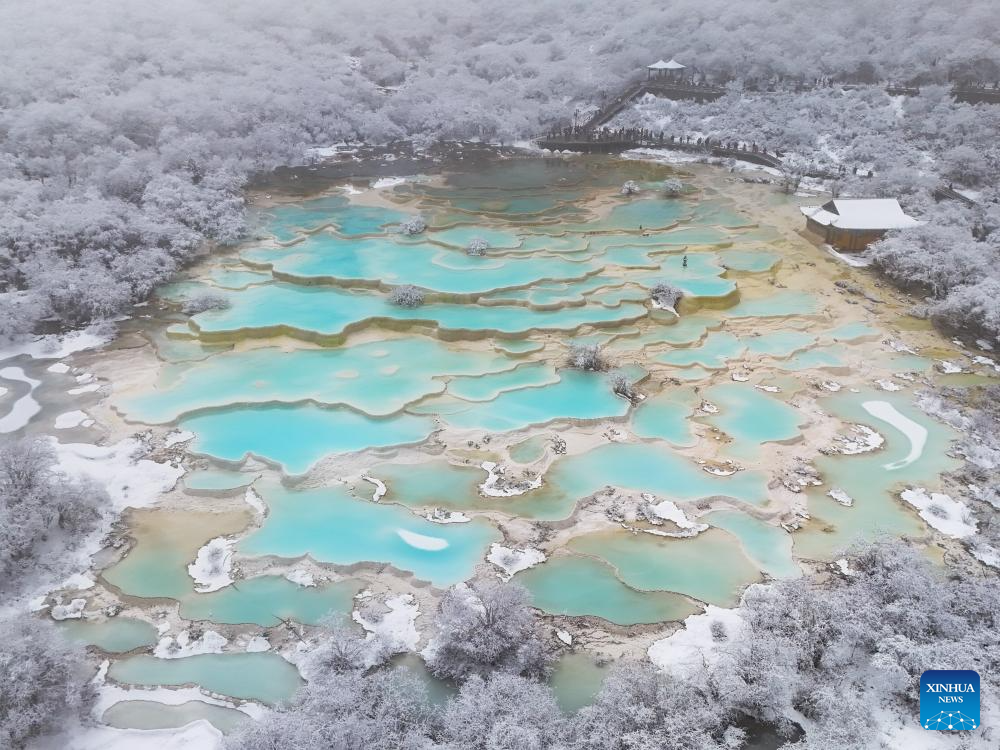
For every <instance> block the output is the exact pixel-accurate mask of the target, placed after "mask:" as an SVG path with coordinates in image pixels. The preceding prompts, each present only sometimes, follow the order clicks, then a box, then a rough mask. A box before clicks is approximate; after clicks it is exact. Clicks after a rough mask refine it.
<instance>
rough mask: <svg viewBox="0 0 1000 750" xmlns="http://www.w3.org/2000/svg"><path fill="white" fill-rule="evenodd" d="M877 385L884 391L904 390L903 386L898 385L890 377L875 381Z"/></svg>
mask: <svg viewBox="0 0 1000 750" xmlns="http://www.w3.org/2000/svg"><path fill="white" fill-rule="evenodd" d="M875 385H877V386H878V387H879V388H881V389H882V390H883V391H890V392H891V391H901V390H903V389H902V386H899V385H896V384H895V383H894V382H892V381H891V380H889V379H888V378H882V379H880V380H876V381H875Z"/></svg>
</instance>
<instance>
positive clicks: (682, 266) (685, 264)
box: [681, 255, 688, 268]
mask: <svg viewBox="0 0 1000 750" xmlns="http://www.w3.org/2000/svg"><path fill="white" fill-rule="evenodd" d="M687 267H688V257H687V255H685V256H684V258H683V259H682V260H681V268H687Z"/></svg>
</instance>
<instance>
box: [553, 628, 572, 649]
mask: <svg viewBox="0 0 1000 750" xmlns="http://www.w3.org/2000/svg"><path fill="white" fill-rule="evenodd" d="M556 638H558V639H559V640H560V641H562V642H563V643H565V644H566V645H567V646H572V645H573V636H571V635H570V634H569V631H568V630H557V631H556Z"/></svg>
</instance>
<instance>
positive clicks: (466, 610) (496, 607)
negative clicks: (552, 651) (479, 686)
mask: <svg viewBox="0 0 1000 750" xmlns="http://www.w3.org/2000/svg"><path fill="white" fill-rule="evenodd" d="M434 627H435V635H434V637H433V639H432V640H431V642H430V645H429V646H428V647H427V651H426V652H425V656H426V658H427V666H428V667H429V668H430V670H431V671H432V672H433V673H434V674H436V675H438V676H440V677H447V678H452V679H465V678H467V677H469V676H470V675H473V674H480V675H486V674H489V673H491V672H493V671H502V672H509V673H511V674H516V675H523V676H526V677H540V676H544V675H545V674H547V673H548V670H549V653H548V650H547V649H546V647H545V646H544V644H543V642H542V640H541V638H540V636H539V635H538V633H537V626H536V622H535V613H534V611H533V610H532V608H531V597H530V595H529V594H528V591H527V590H526V589H525V588H524V587H523V586H521V585H519V584H516V583H500V582H499V581H495V580H476V581H473V582H472V583H469V584H465V583H460V584H458V585H456V586H453V587H452V588H450V589H448V591H447V592H446V593H445V595H444V597H443V598H442V599H441V602H440V604H439V606H438V612H437V616H436V617H435V620H434Z"/></svg>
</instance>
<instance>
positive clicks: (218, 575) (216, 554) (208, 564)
mask: <svg viewBox="0 0 1000 750" xmlns="http://www.w3.org/2000/svg"><path fill="white" fill-rule="evenodd" d="M234 544H236V540H235V539H229V538H227V537H224V536H219V537H216V538H215V539H212V540H211V541H210V542H208V543H207V544H205V546H203V547H202V548H201V549H200V550H198V556H197V557H195V560H194V562H193V563H191V564H190V565H188V566H187V571H188V575H189V576H191V578H192V579H193V580H194V583H195V586H194V590H195V591H197V592H198V593H201V594H208V593H210V592H212V591H218V590H219V589H222V588H225V587H226V586H228V585H230V584H231V583H232V582H233V578H232V575H231V573H232V569H233V545H234Z"/></svg>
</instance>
